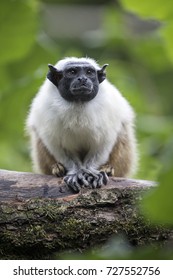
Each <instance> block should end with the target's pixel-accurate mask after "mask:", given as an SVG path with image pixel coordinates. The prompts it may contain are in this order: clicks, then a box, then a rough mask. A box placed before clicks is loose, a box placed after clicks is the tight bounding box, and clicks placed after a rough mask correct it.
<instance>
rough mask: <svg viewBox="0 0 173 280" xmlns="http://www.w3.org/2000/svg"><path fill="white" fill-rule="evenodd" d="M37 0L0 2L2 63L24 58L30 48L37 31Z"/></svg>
mask: <svg viewBox="0 0 173 280" xmlns="http://www.w3.org/2000/svg"><path fill="white" fill-rule="evenodd" d="M36 3H37V2H36V0H31V1H22V0H17V1H15V0H14V1H13V0H7V1H1V3H0V36H1V44H0V56H1V58H0V63H1V64H5V63H8V62H11V61H14V60H17V59H19V58H22V57H23V56H24V55H26V53H27V52H28V51H29V50H30V48H31V46H32V44H33V42H34V38H35V33H36V25H37V24H36V22H37V21H36V15H37V13H36V12H37V5H36Z"/></svg>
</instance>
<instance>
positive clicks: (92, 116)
mask: <svg viewBox="0 0 173 280" xmlns="http://www.w3.org/2000/svg"><path fill="white" fill-rule="evenodd" d="M107 65H108V64H105V65H104V66H103V67H100V66H99V65H98V64H97V63H96V62H95V60H93V59H91V58H76V57H67V58H65V59H62V60H60V61H59V62H57V64H56V65H55V66H53V65H51V64H49V65H48V66H49V72H48V74H47V79H46V80H45V82H44V83H43V85H42V87H41V88H40V90H39V92H38V94H37V95H36V97H35V98H34V100H33V102H32V104H31V108H30V112H29V115H28V118H27V131H28V134H29V135H30V138H31V155H32V160H33V165H34V170H35V171H36V172H38V173H43V174H54V175H56V176H58V177H64V181H65V183H66V184H67V185H68V186H69V187H71V188H72V189H73V190H74V191H76V192H78V191H79V190H80V189H81V188H82V187H90V188H98V187H101V186H102V185H103V184H105V185H106V183H107V181H108V176H116V177H126V176H129V175H132V173H133V172H134V170H135V167H136V162H137V152H136V139H135V135H134V111H133V109H132V107H131V106H130V105H129V103H128V102H127V100H126V99H125V98H124V97H123V96H122V95H121V93H120V92H119V91H118V90H117V89H116V87H115V86H113V85H112V84H111V83H110V82H109V81H108V80H107V79H106V73H105V68H106V66H107Z"/></svg>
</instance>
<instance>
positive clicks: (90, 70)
mask: <svg viewBox="0 0 173 280" xmlns="http://www.w3.org/2000/svg"><path fill="white" fill-rule="evenodd" d="M94 73H95V71H94V69H92V68H88V69H87V70H86V74H87V75H89V76H91V75H93V74H94Z"/></svg>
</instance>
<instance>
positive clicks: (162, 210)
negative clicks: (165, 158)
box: [142, 167, 173, 225]
mask: <svg viewBox="0 0 173 280" xmlns="http://www.w3.org/2000/svg"><path fill="white" fill-rule="evenodd" d="M172 199H173V167H172V168H170V170H169V171H167V172H163V173H162V175H161V177H160V183H159V187H157V188H156V189H155V190H152V191H150V192H149V193H148V195H147V196H146V197H145V198H144V200H143V202H142V211H143V212H144V214H145V215H146V216H147V218H149V219H150V220H151V221H153V222H154V223H160V224H165V225H173V203H172Z"/></svg>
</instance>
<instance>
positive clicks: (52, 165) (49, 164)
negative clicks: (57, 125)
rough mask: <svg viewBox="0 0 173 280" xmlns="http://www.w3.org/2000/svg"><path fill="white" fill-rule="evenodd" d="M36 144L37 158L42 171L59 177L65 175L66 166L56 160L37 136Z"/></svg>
mask: <svg viewBox="0 0 173 280" xmlns="http://www.w3.org/2000/svg"><path fill="white" fill-rule="evenodd" d="M36 146H37V147H36V148H37V160H38V165H39V169H40V171H41V172H42V173H43V174H47V175H52V174H53V175H56V176H58V177H63V176H64V175H65V174H66V170H65V168H64V166H63V165H62V164H61V163H58V162H56V160H55V158H54V156H53V155H51V154H50V152H49V151H48V149H47V148H46V146H45V145H44V144H43V142H42V140H41V139H40V138H37V140H36Z"/></svg>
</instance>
